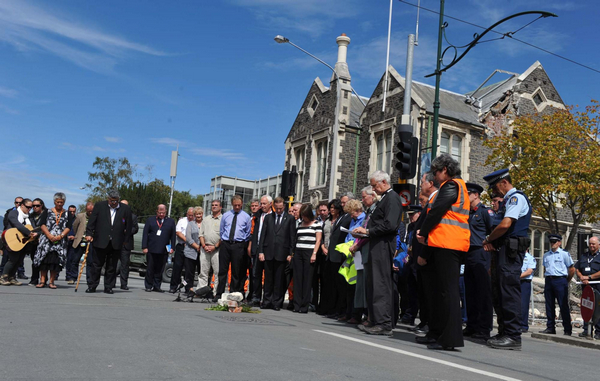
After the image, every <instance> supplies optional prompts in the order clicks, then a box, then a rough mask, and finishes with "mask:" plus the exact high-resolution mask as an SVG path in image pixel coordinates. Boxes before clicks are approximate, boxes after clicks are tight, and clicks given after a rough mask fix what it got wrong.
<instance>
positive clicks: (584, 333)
mask: <svg viewBox="0 0 600 381" xmlns="http://www.w3.org/2000/svg"><path fill="white" fill-rule="evenodd" d="M578 336H579V337H588V336H589V335H588V334H587V332H585V331H583V332H581V333H580V334H579V335H578Z"/></svg>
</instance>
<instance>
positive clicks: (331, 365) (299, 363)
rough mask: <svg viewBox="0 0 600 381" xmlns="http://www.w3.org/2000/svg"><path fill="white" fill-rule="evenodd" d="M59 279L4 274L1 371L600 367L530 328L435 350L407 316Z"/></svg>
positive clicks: (452, 372)
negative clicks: (379, 322)
mask: <svg viewBox="0 0 600 381" xmlns="http://www.w3.org/2000/svg"><path fill="white" fill-rule="evenodd" d="M63 279H64V278H63ZM57 285H58V286H59V288H58V289H57V290H51V289H48V288H44V289H36V288H34V287H30V286H26V285H23V286H20V287H16V286H4V287H2V286H0V333H1V338H2V351H1V355H0V379H1V380H28V381H29V380H44V381H49V380H220V381H223V380H277V381H280V380H303V381H306V380H487V379H490V380H493V379H500V380H542V379H543V380H567V379H570V378H573V377H577V378H580V379H586V380H595V379H598V376H597V372H596V371H595V370H594V368H593V367H594V366H595V364H597V358H598V352H597V351H596V350H593V349H585V348H578V347H572V346H568V345H564V344H558V343H552V342H545V341H540V340H536V339H532V338H530V337H525V338H524V339H523V351H521V352H513V351H499V350H494V349H491V348H488V347H486V346H485V345H481V344H478V343H474V342H468V341H467V342H466V346H465V347H464V348H461V349H460V350H459V351H455V352H435V351H430V350H428V349H427V348H425V347H423V346H421V345H419V344H416V343H415V342H414V335H413V334H412V333H409V332H407V331H406V330H405V329H400V328H399V329H396V330H395V332H394V336H393V337H391V338H386V337H373V336H369V335H366V334H364V333H362V332H360V331H358V330H357V329H356V328H354V327H352V326H348V325H345V324H341V323H337V322H334V321H332V320H329V319H326V318H323V317H320V316H318V315H316V314H314V313H309V314H307V315H301V314H295V313H292V312H289V311H285V310H281V311H278V312H276V311H272V310H266V311H262V312H261V313H260V314H245V313H244V314H233V313H227V312H216V311H206V310H205V308H207V307H208V306H209V304H205V303H200V302H195V303H193V304H191V303H174V302H173V300H174V296H173V295H171V294H167V293H165V294H159V293H154V292H152V293H147V292H145V291H144V290H143V281H142V279H141V278H139V277H137V276H133V277H132V279H131V280H130V288H131V290H130V291H121V290H119V289H116V290H115V294H114V295H107V294H104V293H102V292H100V293H96V294H86V293H84V291H85V288H86V286H85V283H84V284H82V285H80V289H79V291H78V292H77V293H75V292H74V286H68V285H66V283H65V282H64V281H59V282H57ZM165 288H166V286H165ZM101 289H102V286H100V287H99V290H101ZM582 369H583V370H582Z"/></svg>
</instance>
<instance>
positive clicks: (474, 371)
mask: <svg viewBox="0 0 600 381" xmlns="http://www.w3.org/2000/svg"><path fill="white" fill-rule="evenodd" d="M313 331H315V332H319V333H324V334H326V335H331V336H335V337H339V338H340V339H344V340H349V341H354V342H355V343H360V344H365V345H369V346H371V347H375V348H379V349H385V350H386V351H390V352H396V353H400V354H402V355H405V356H411V357H415V358H418V359H422V360H427V361H431V362H435V363H438V364H442V365H446V366H450V367H452V368H457V369H462V370H466V371H467V372H472V373H477V374H481V375H484V376H488V377H492V378H497V379H499V380H505V381H521V380H519V379H518V378H512V377H507V376H503V375H501V374H497V373H492V372H487V371H485V370H480V369H476V368H471V367H469V366H466V365H460V364H455V363H452V362H449V361H445V360H439V359H435V358H431V357H427V356H423V355H419V354H416V353H411V352H407V351H403V350H401V349H396V348H392V347H387V346H385V345H381V344H375V343H371V342H369V341H366V340H360V339H355V338H353V337H348V336H344V335H340V334H338V333H333V332H327V331H321V330H318V329H314V330H313Z"/></svg>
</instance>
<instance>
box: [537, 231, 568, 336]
mask: <svg viewBox="0 0 600 381" xmlns="http://www.w3.org/2000/svg"><path fill="white" fill-rule="evenodd" d="M548 239H549V240H550V245H551V249H550V250H548V251H547V252H545V253H544V259H543V262H544V267H545V268H546V273H545V274H544V276H545V277H546V281H545V287H544V298H545V299H546V316H547V317H548V321H547V322H546V327H547V328H546V329H545V330H543V331H541V332H540V333H549V334H553V335H554V334H556V328H555V326H556V322H555V319H556V316H555V312H554V309H555V308H556V305H555V299H556V300H558V305H559V307H560V315H561V316H562V322H563V327H564V330H565V335H567V336H571V332H572V329H571V311H570V310H569V281H570V280H571V278H573V275H574V274H575V267H573V259H572V258H571V254H569V253H568V252H566V251H564V250H563V249H561V248H560V244H561V242H562V236H561V235H560V234H550V235H549V236H548Z"/></svg>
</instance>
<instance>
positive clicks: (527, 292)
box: [521, 251, 537, 332]
mask: <svg viewBox="0 0 600 381" xmlns="http://www.w3.org/2000/svg"><path fill="white" fill-rule="evenodd" d="M536 267H537V261H536V260H535V258H534V257H533V255H531V254H529V251H527V252H526V253H525V258H524V259H523V266H522V267H521V274H522V273H524V272H525V271H527V270H528V269H532V270H535V268H536ZM532 279H533V271H532V272H531V274H529V275H527V276H526V277H523V278H521V332H527V331H529V301H530V300H531V280H532Z"/></svg>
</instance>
